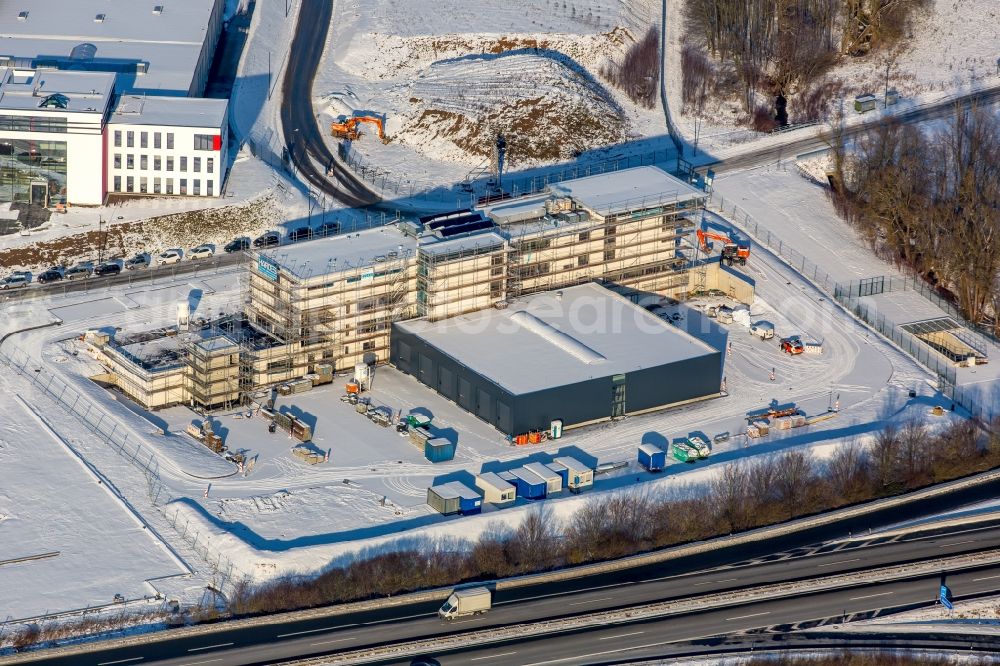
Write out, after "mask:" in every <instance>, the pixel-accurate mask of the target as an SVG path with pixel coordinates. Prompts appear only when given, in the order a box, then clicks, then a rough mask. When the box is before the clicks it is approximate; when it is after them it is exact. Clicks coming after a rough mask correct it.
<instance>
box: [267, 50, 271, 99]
mask: <svg viewBox="0 0 1000 666" xmlns="http://www.w3.org/2000/svg"><path fill="white" fill-rule="evenodd" d="M267 98H268V99H271V49H268V50H267Z"/></svg>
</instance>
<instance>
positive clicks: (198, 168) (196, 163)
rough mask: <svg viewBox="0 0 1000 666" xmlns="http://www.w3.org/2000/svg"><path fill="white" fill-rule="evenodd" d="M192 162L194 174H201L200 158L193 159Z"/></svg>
mask: <svg viewBox="0 0 1000 666" xmlns="http://www.w3.org/2000/svg"><path fill="white" fill-rule="evenodd" d="M193 161H194V164H193V165H192V166H193V167H194V172H195V173H201V158H200V157H195V158H194V160H193Z"/></svg>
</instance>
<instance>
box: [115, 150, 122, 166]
mask: <svg viewBox="0 0 1000 666" xmlns="http://www.w3.org/2000/svg"><path fill="white" fill-rule="evenodd" d="M114 160H115V161H114V164H115V168H116V169H121V168H122V154H121V153H115V158H114Z"/></svg>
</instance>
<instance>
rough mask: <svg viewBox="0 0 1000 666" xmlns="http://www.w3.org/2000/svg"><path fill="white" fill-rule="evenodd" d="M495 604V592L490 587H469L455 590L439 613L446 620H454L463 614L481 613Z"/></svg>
mask: <svg viewBox="0 0 1000 666" xmlns="http://www.w3.org/2000/svg"><path fill="white" fill-rule="evenodd" d="M492 605H493V594H492V593H491V592H490V588H488V587H468V588H465V589H464V590H455V591H454V592H452V593H451V596H450V597H448V601H446V602H444V606H441V610H439V611H438V615H440V616H441V618H442V619H444V620H453V619H455V618H456V617H461V616H462V615H479V614H480V613H485V612H486V611H488V610H489V609H490V607H491V606H492Z"/></svg>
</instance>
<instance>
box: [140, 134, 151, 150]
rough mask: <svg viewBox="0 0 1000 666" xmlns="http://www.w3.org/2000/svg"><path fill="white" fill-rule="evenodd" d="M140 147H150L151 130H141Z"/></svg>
mask: <svg viewBox="0 0 1000 666" xmlns="http://www.w3.org/2000/svg"><path fill="white" fill-rule="evenodd" d="M139 147H140V148H149V132H139Z"/></svg>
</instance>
